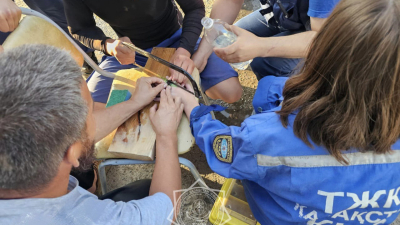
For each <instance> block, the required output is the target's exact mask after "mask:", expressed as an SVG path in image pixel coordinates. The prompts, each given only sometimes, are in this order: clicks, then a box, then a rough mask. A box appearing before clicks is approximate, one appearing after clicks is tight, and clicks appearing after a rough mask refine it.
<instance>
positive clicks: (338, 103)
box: [173, 0, 400, 225]
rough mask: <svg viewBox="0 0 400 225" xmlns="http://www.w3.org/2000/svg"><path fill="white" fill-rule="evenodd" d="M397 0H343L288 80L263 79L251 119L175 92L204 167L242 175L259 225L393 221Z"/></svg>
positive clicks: (397, 181)
mask: <svg viewBox="0 0 400 225" xmlns="http://www.w3.org/2000/svg"><path fill="white" fill-rule="evenodd" d="M398 15H400V1H398V0H342V1H341V2H340V3H339V4H338V5H337V7H336V8H335V9H334V11H333V13H332V15H331V16H330V17H329V18H328V20H327V21H326V23H325V25H324V26H323V27H322V28H321V30H320V32H319V33H318V34H317V36H316V38H315V40H314V41H313V43H312V45H311V47H310V50H309V52H308V55H307V57H306V58H305V62H304V67H303V68H302V69H301V70H300V72H299V74H297V75H295V76H293V77H291V78H283V77H275V76H266V77H264V78H263V79H261V80H260V82H259V84H258V88H257V91H256V93H255V96H254V100H253V106H254V109H255V111H256V115H253V116H250V117H249V118H247V119H246V120H245V121H244V122H243V123H242V124H241V126H240V127H236V126H227V125H225V124H223V123H222V122H220V121H218V120H213V119H212V118H211V115H210V114H209V112H210V111H212V110H214V111H218V110H220V109H221V108H222V107H220V106H204V105H201V106H199V105H198V103H197V100H196V99H195V98H194V97H193V95H190V94H188V93H186V92H184V91H181V90H180V89H177V88H174V89H173V92H174V94H175V95H177V96H180V97H181V98H182V101H183V103H184V104H185V112H186V115H189V119H190V122H191V128H192V132H193V135H194V136H195V138H196V143H197V145H198V146H199V147H200V149H201V150H202V151H203V152H204V154H205V155H206V158H207V162H208V164H209V166H210V167H211V168H212V169H213V170H214V171H215V172H217V173H219V174H220V175H222V176H224V177H228V178H235V179H240V180H242V183H243V185H244V188H245V193H246V197H247V200H248V203H249V205H250V207H251V210H252V212H253V213H254V216H255V218H256V219H257V220H258V221H259V222H260V223H261V224H280V225H285V224H390V223H391V222H393V221H394V220H395V219H396V217H397V216H398V214H399V211H400V198H399V191H400V141H399V136H400V18H399V17H398Z"/></svg>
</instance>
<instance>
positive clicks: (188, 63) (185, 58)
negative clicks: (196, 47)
mask: <svg viewBox="0 0 400 225" xmlns="http://www.w3.org/2000/svg"><path fill="white" fill-rule="evenodd" d="M170 62H171V63H173V64H175V65H177V66H179V67H181V68H182V69H184V70H186V71H187V72H188V73H189V74H192V73H193V70H194V68H195V65H194V62H193V61H192V60H191V59H190V52H189V51H188V50H186V49H184V48H178V49H177V50H176V51H175V53H174V55H173V56H172V58H171V61H170ZM169 71H170V72H171V76H170V79H171V80H173V81H175V82H177V83H179V84H182V85H184V84H188V83H190V82H189V79H188V78H187V77H185V75H183V74H181V73H179V72H177V71H176V70H173V69H169Z"/></svg>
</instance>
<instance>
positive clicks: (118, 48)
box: [106, 37, 135, 65]
mask: <svg viewBox="0 0 400 225" xmlns="http://www.w3.org/2000/svg"><path fill="white" fill-rule="evenodd" d="M122 42H128V43H131V44H132V42H131V39H129V38H128V37H122V38H119V39H118V40H114V39H107V40H106V51H107V53H108V54H110V55H112V56H114V57H115V58H117V60H118V62H119V63H121V65H128V64H133V63H134V62H135V51H133V50H131V49H129V48H128V47H126V46H124V45H123V44H122Z"/></svg>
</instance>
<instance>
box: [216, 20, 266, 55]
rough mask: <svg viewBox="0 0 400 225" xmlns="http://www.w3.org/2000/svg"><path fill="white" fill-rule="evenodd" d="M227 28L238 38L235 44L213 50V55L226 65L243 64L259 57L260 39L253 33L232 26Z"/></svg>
mask: <svg viewBox="0 0 400 225" xmlns="http://www.w3.org/2000/svg"><path fill="white" fill-rule="evenodd" d="M227 28H228V29H229V30H231V31H232V32H233V33H235V34H236V35H237V36H238V37H237V40H236V41H235V43H233V44H232V45H229V46H227V47H225V48H215V49H214V52H215V54H216V55H217V56H218V57H220V58H221V59H223V60H224V61H226V62H228V63H239V62H245V61H248V60H250V59H254V58H256V57H259V56H261V55H262V54H261V51H262V48H261V46H262V44H261V43H260V42H261V40H262V39H261V38H260V37H257V36H256V35H254V34H253V33H251V32H249V31H247V30H244V29H242V28H240V27H237V26H234V25H227Z"/></svg>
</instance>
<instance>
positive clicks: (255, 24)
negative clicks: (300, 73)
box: [235, 10, 301, 80]
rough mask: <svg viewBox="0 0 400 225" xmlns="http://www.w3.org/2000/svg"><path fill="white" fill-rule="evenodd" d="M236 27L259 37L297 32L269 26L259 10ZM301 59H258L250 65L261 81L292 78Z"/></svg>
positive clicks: (243, 19)
mask: <svg viewBox="0 0 400 225" xmlns="http://www.w3.org/2000/svg"><path fill="white" fill-rule="evenodd" d="M235 25H236V26H238V27H240V28H243V29H245V30H247V31H249V32H251V33H253V34H255V35H256V36H258V37H279V36H288V35H292V34H296V33H298V31H297V32H293V31H288V30H282V29H279V28H278V27H274V26H268V23H267V21H266V20H265V18H264V17H263V16H262V15H261V13H260V12H259V11H258V10H257V11H254V12H253V13H251V14H249V15H247V16H245V17H243V18H242V19H240V20H239V21H238V22H237V23H235ZM300 60H301V59H287V58H276V57H266V58H262V57H257V58H255V59H253V62H252V63H251V64H250V66H251V69H252V70H253V72H254V73H255V74H256V76H257V79H258V80H260V79H261V78H263V77H265V76H271V75H272V76H277V77H288V76H290V75H291V74H292V73H293V71H294V69H295V68H296V66H297V64H299V62H300Z"/></svg>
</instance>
